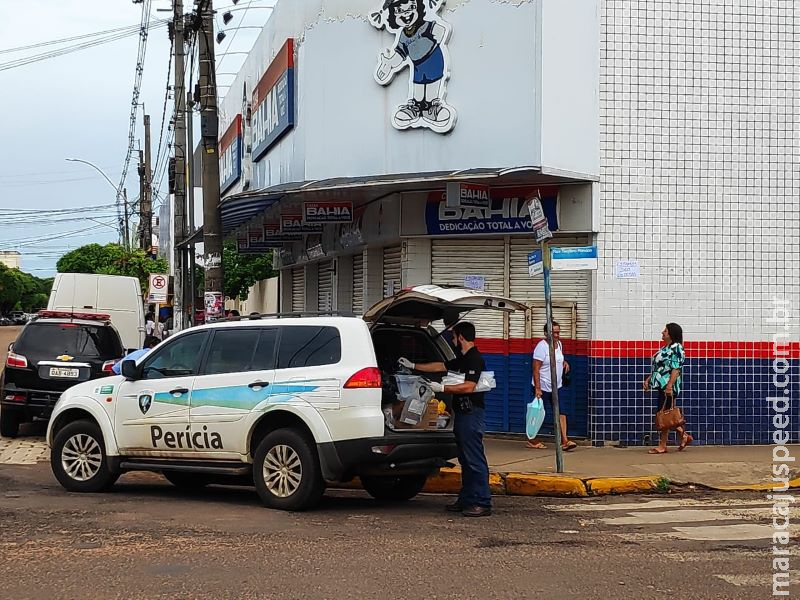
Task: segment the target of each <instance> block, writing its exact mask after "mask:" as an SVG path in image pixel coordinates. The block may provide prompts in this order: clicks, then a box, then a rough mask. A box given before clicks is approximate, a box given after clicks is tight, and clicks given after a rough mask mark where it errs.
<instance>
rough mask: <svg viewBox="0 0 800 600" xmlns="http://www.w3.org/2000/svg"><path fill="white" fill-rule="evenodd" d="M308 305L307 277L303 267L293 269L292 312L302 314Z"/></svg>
mask: <svg viewBox="0 0 800 600" xmlns="http://www.w3.org/2000/svg"><path fill="white" fill-rule="evenodd" d="M305 304H306V277H305V269H304V268H303V267H295V268H294V269H292V312H302V311H304V310H305Z"/></svg>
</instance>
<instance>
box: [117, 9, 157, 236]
mask: <svg viewBox="0 0 800 600" xmlns="http://www.w3.org/2000/svg"><path fill="white" fill-rule="evenodd" d="M150 9H151V0H143V1H142V22H141V29H140V31H139V50H138V54H137V57H136V75H135V76H134V82H133V96H132V98H131V117H130V123H129V126H128V151H127V153H126V155H125V163H124V166H123V168H122V176H121V177H120V180H119V185H118V186H117V217H118V219H119V223H120V226H121V229H124V225H122V223H124V220H123V218H122V213H121V211H120V208H121V206H120V205H121V202H120V198H121V197H122V190H123V189H124V188H125V180H126V179H127V178H128V168H129V167H130V164H131V157H132V156H133V148H134V144H135V138H136V113H137V112H138V106H139V93H140V91H141V87H142V73H143V72H144V59H145V55H146V54H147V33H148V28H147V23H148V22H149V21H150ZM120 233H122V231H120Z"/></svg>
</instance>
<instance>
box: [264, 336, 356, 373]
mask: <svg viewBox="0 0 800 600" xmlns="http://www.w3.org/2000/svg"><path fill="white" fill-rule="evenodd" d="M341 359H342V340H341V337H340V336H339V330H338V329H336V327H313V326H307V325H295V326H291V327H281V341H280V346H279V349H278V368H279V369H292V368H296V367H318V366H321V365H335V364H336V363H338V362H339V361H340V360H341Z"/></svg>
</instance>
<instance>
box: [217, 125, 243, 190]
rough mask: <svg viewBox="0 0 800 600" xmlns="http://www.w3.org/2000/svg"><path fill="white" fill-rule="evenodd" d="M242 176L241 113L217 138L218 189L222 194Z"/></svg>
mask: <svg viewBox="0 0 800 600" xmlns="http://www.w3.org/2000/svg"><path fill="white" fill-rule="evenodd" d="M241 176H242V115H236V118H235V119H234V120H233V123H231V124H230V127H228V129H227V131H225V133H224V134H223V136H222V137H221V138H220V140H219V191H220V193H222V194H224V193H225V192H227V191H228V190H229V189H230V188H231V186H232V185H233V184H234V183H236V182H237V181H239V177H241Z"/></svg>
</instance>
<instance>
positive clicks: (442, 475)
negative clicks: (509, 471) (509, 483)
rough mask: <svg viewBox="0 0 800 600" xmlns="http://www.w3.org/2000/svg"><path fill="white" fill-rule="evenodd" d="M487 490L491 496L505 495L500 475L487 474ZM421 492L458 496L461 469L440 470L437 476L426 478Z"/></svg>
mask: <svg viewBox="0 0 800 600" xmlns="http://www.w3.org/2000/svg"><path fill="white" fill-rule="evenodd" d="M489 489H491V490H492V493H493V494H505V493H506V488H505V484H504V482H503V477H502V475H500V474H499V473H489ZM422 491H423V492H427V493H429V494H458V493H459V492H460V491H461V469H459V468H458V467H454V468H452V469H449V468H445V469H442V470H441V471H439V473H438V474H436V475H432V476H430V477H428V482H427V483H426V484H425V487H424V488H423V489H422Z"/></svg>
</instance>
